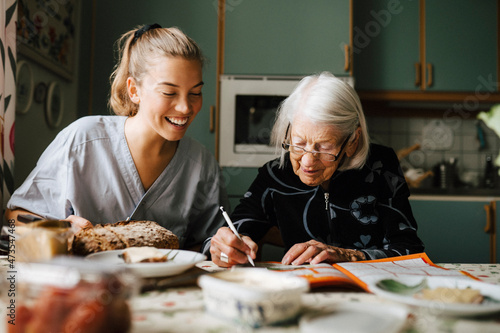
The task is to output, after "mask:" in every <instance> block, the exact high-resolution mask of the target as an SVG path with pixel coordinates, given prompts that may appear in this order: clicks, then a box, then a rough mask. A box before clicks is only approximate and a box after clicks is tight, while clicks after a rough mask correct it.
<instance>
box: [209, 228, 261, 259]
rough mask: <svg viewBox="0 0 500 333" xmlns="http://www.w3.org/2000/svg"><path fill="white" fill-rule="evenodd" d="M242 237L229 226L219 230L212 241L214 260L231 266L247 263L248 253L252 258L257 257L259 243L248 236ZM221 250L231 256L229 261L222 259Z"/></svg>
mask: <svg viewBox="0 0 500 333" xmlns="http://www.w3.org/2000/svg"><path fill="white" fill-rule="evenodd" d="M241 239H242V240H239V239H238V237H236V235H235V234H234V233H233V232H232V231H231V229H229V228H227V227H222V228H220V229H219V230H217V233H216V234H215V236H213V237H212V240H211V241H210V254H211V255H212V261H213V262H214V263H215V264H216V265H217V266H219V267H231V266H233V265H238V264H245V263H247V262H248V258H247V254H248V255H250V257H251V258H252V259H255V256H256V253H257V249H258V246H257V244H256V243H255V242H254V241H253V240H252V239H251V238H250V237H248V236H241ZM221 252H224V253H225V254H227V256H228V258H229V259H228V262H227V263H226V262H224V261H222V260H221V258H220V254H221Z"/></svg>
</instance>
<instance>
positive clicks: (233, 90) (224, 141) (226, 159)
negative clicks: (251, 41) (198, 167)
mask: <svg viewBox="0 0 500 333" xmlns="http://www.w3.org/2000/svg"><path fill="white" fill-rule="evenodd" d="M339 78H341V79H343V80H345V81H347V82H348V83H349V84H351V85H353V78H352V77H339ZM301 79H302V77H299V76H249V75H221V77H220V83H221V84H220V87H221V95H220V133H219V164H220V165H221V166H222V167H261V166H262V165H264V164H265V163H266V162H268V161H270V160H272V159H274V158H276V157H277V156H278V155H279V152H277V151H276V150H275V147H274V146H271V145H270V136H271V130H272V127H273V125H274V120H275V116H276V111H277V109H278V106H279V105H280V103H281V102H282V101H283V100H284V99H285V98H286V97H288V96H289V95H290V94H291V93H292V91H293V89H294V88H295V87H296V86H297V84H298V83H299V81H300V80H301Z"/></svg>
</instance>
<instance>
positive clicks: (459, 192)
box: [410, 187, 500, 201]
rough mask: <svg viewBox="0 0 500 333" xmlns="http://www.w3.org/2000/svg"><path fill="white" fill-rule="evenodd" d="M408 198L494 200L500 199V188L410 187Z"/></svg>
mask: <svg viewBox="0 0 500 333" xmlns="http://www.w3.org/2000/svg"><path fill="white" fill-rule="evenodd" d="M410 193H411V196H410V199H414V200H457V201H462V200H467V201H484V200H488V201H495V200H500V188H494V189H489V188H465V187H462V188H450V189H441V188H436V187H428V188H411V189H410Z"/></svg>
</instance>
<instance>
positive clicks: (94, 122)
mask: <svg viewBox="0 0 500 333" xmlns="http://www.w3.org/2000/svg"><path fill="white" fill-rule="evenodd" d="M125 119H126V117H122V116H99V115H96V116H85V117H82V118H79V119H77V120H75V121H73V122H72V123H71V124H69V125H68V126H67V127H66V128H64V129H63V130H62V131H61V134H62V135H64V136H66V137H72V138H74V139H75V140H76V141H77V142H78V141H88V140H93V139H100V138H109V137H113V136H115V135H122V134H123V131H124V125H125Z"/></svg>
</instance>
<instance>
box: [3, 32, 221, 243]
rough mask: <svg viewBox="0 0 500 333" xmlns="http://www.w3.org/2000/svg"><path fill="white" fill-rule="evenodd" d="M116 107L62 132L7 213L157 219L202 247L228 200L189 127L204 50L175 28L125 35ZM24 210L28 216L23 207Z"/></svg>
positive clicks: (88, 219) (86, 223) (81, 221)
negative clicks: (220, 209) (113, 113)
mask: <svg viewBox="0 0 500 333" xmlns="http://www.w3.org/2000/svg"><path fill="white" fill-rule="evenodd" d="M118 42H119V43H118V45H119V50H120V58H119V61H118V64H117V66H116V69H115V71H114V72H113V74H112V75H111V80H112V86H111V98H110V101H109V104H110V107H111V109H112V110H113V111H114V112H115V114H116V115H113V116H89V117H84V118H81V119H78V120H76V121H75V122H74V123H72V124H70V125H69V126H68V127H67V128H65V129H64V130H62V131H61V133H59V134H58V136H57V137H56V138H55V140H54V141H53V142H52V143H51V144H50V145H49V147H48V148H47V149H46V151H45V152H44V153H43V154H42V156H41V157H40V160H39V161H38V163H37V165H36V167H35V169H34V170H33V171H32V172H31V174H30V175H29V176H28V178H27V179H26V181H25V182H24V183H23V184H22V185H21V186H20V187H19V188H18V189H17V190H16V191H15V193H14V194H13V195H12V197H11V199H10V201H9V203H8V205H7V207H8V210H7V212H6V217H7V219H14V220H16V222H18V221H22V220H23V218H24V219H25V218H26V215H28V219H30V218H32V217H31V215H35V216H36V217H41V218H43V219H66V220H69V221H71V223H72V224H73V226H74V227H75V228H76V229H79V228H85V227H91V226H92V225H94V224H97V223H100V224H106V223H114V222H117V221H120V220H126V219H131V220H151V221H155V222H158V223H159V224H160V225H162V226H164V227H165V228H167V229H169V230H171V231H172V232H173V233H175V234H176V235H177V236H178V237H179V243H180V247H181V248H193V247H199V246H200V245H201V243H202V242H203V241H204V240H205V239H206V238H207V237H208V236H209V235H211V234H213V233H214V232H215V230H217V229H218V228H219V227H220V226H221V225H222V224H223V223H224V222H223V219H222V217H221V214H220V212H219V210H218V209H219V206H221V205H228V203H227V195H226V191H225V187H224V184H223V181H222V177H221V173H220V169H219V166H218V164H217V161H216V160H215V158H214V157H213V156H212V155H211V154H210V152H209V151H208V150H207V149H205V148H204V147H203V146H202V145H201V144H200V143H198V142H196V141H195V140H193V139H191V138H188V137H185V136H184V134H185V133H186V130H187V129H188V127H189V125H190V124H191V122H192V121H193V120H194V118H195V117H196V115H197V114H198V112H199V111H200V109H201V106H202V99H203V98H202V88H203V80H202V66H203V56H202V53H201V50H200V49H199V47H198V46H197V44H196V43H195V42H194V41H193V40H192V39H191V38H189V37H188V36H186V35H185V34H183V33H182V32H181V31H180V30H179V29H177V28H168V29H167V28H161V27H160V26H159V25H157V24H154V25H147V26H143V27H142V28H140V29H134V30H132V31H129V32H128V33H126V34H124V35H123V36H122V37H121V38H120V39H119V41H118ZM19 215H21V216H19Z"/></svg>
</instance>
